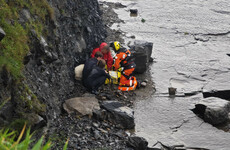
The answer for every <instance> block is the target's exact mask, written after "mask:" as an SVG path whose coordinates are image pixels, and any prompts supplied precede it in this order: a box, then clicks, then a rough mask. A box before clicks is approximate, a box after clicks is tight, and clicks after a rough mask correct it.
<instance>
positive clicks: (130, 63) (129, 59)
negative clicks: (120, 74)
mask: <svg viewBox="0 0 230 150" xmlns="http://www.w3.org/2000/svg"><path fill="white" fill-rule="evenodd" d="M118 53H125V54H126V55H127V56H126V58H125V59H124V60H122V61H121V66H122V67H124V69H131V68H135V67H136V64H135V63H134V60H135V58H134V56H133V55H132V53H131V52H130V50H127V49H125V48H121V49H120V50H119V52H118Z"/></svg>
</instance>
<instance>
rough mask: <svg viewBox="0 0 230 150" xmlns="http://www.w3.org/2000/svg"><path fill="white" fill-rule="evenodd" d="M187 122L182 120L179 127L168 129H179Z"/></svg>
mask: <svg viewBox="0 0 230 150" xmlns="http://www.w3.org/2000/svg"><path fill="white" fill-rule="evenodd" d="M187 122H189V120H183V122H182V123H181V124H180V125H178V126H175V127H169V128H170V129H172V130H175V129H179V128H181V127H182V126H183V125H184V124H185V123H187Z"/></svg>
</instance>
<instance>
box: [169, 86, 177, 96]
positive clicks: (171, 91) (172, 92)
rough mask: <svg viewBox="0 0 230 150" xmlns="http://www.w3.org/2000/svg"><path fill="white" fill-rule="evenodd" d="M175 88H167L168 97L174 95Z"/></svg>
mask: <svg viewBox="0 0 230 150" xmlns="http://www.w3.org/2000/svg"><path fill="white" fill-rule="evenodd" d="M176 90H177V89H176V88H173V87H169V88H168V91H169V95H175V94H176Z"/></svg>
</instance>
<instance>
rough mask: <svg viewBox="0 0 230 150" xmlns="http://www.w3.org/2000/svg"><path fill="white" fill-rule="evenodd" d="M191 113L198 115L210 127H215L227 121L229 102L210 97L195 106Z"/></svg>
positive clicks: (229, 108) (229, 110) (229, 109)
mask: <svg viewBox="0 0 230 150" xmlns="http://www.w3.org/2000/svg"><path fill="white" fill-rule="evenodd" d="M192 111H193V112H194V113H196V114H198V115H200V116H201V117H202V118H203V119H204V121H206V122H208V123H210V124H212V125H217V124H221V123H224V122H227V121H228V120H229V116H228V114H229V112H230V102H229V101H226V100H223V99H220V98H215V97H210V98H206V99H203V100H202V101H201V102H199V103H198V104H196V105H195V108H194V109H193V110H192Z"/></svg>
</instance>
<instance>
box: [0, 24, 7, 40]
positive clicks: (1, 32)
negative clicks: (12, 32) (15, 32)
mask: <svg viewBox="0 0 230 150" xmlns="http://www.w3.org/2000/svg"><path fill="white" fill-rule="evenodd" d="M5 35H6V33H5V31H4V30H3V29H2V28H1V27H0V41H1V40H2V39H3V38H4V37H5Z"/></svg>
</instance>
